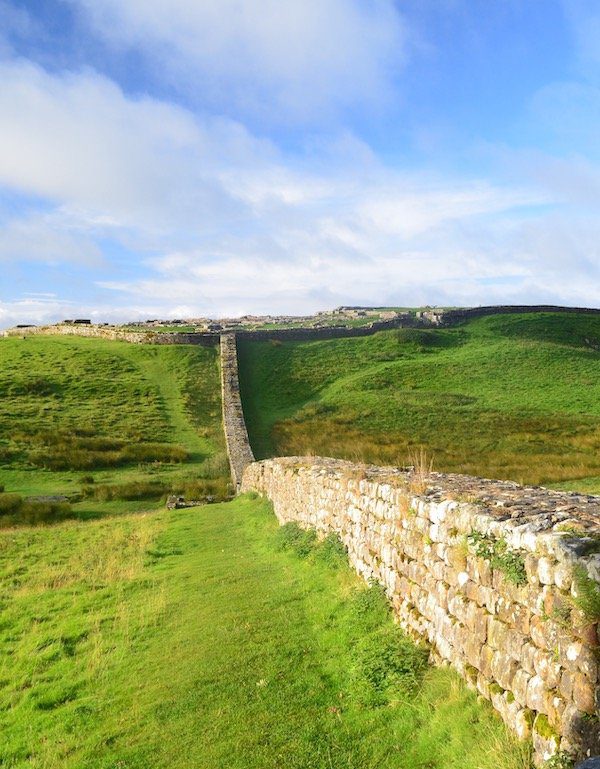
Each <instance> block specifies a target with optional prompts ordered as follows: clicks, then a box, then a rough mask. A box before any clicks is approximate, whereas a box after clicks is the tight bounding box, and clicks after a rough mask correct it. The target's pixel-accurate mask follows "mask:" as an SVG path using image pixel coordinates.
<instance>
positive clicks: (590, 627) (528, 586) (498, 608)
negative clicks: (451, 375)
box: [242, 457, 600, 765]
mask: <svg viewBox="0 0 600 769" xmlns="http://www.w3.org/2000/svg"><path fill="white" fill-rule="evenodd" d="M250 490H255V491H258V492H259V493H260V494H263V495H266V496H267V497H268V498H269V499H270V500H271V501H272V503H273V506H274V510H275V513H276V515H277V517H278V519H279V521H280V522H281V523H285V522H287V521H297V522H298V523H299V524H300V525H301V526H304V527H313V528H315V529H317V531H318V532H319V533H320V534H322V535H325V534H327V533H328V532H336V533H337V534H338V535H339V536H340V538H341V539H342V541H343V543H344V544H345V545H346V547H347V549H348V555H349V559H350V562H351V563H352V565H353V566H354V568H355V569H356V570H357V572H358V573H359V574H361V575H362V576H363V577H364V578H365V579H366V580H371V579H375V580H377V581H378V582H380V583H381V584H382V585H384V586H385V588H386V591H387V594H388V596H389V598H390V600H391V602H392V605H393V608H394V611H395V614H396V616H397V618H398V620H399V622H400V623H401V624H402V626H403V627H404V628H405V629H406V630H407V631H408V632H410V633H411V634H412V635H413V636H414V637H416V638H417V639H424V640H426V641H427V642H428V644H429V645H430V648H431V652H432V658H433V659H434V661H438V662H443V663H449V664H451V665H452V666H454V667H455V668H456V669H457V670H458V671H459V672H460V673H461V674H462V675H463V676H464V678H465V679H466V680H467V681H468V683H469V684H470V686H472V687H473V688H475V689H477V691H478V692H479V693H480V694H481V695H482V696H484V697H485V698H486V699H488V700H490V701H491V703H492V705H493V706H494V708H495V709H496V710H497V711H498V712H499V713H500V714H501V716H502V718H503V719H504V720H505V722H506V723H507V724H508V725H509V726H510V727H512V728H513V729H514V730H515V731H516V733H517V734H518V735H519V736H520V737H522V738H531V739H532V740H533V745H534V748H535V755H536V762H537V764H538V765H541V764H542V763H543V761H545V760H547V759H548V758H549V757H550V756H552V755H553V754H554V753H556V752H558V751H566V752H568V753H570V754H572V755H575V756H578V757H580V758H584V757H586V756H589V755H590V754H591V755H594V754H597V753H600V734H599V730H598V698H599V687H598V680H599V679H598V626H597V622H598V616H597V615H594V614H593V613H590V608H589V600H588V602H587V604H586V603H585V602H584V601H583V600H582V590H583V586H585V587H586V589H587V591H588V592H591V593H592V594H593V595H596V597H597V598H598V599H599V600H598V601H596V603H597V604H599V605H600V593H599V592H598V591H599V590H600V584H599V582H598V580H599V578H600V555H599V554H598V552H597V551H599V550H600V497H590V496H587V495H583V494H571V493H564V492H553V491H548V490H545V489H540V488H526V487H521V486H518V485H517V484H515V483H511V482H506V481H487V480H483V479H480V478H471V477H467V476H460V475H444V474H439V473H427V474H426V473H419V472H417V471H415V470H412V471H402V470H399V469H397V468H377V467H365V466H360V465H355V464H352V463H349V462H344V461H341V460H333V459H323V458H298V457H288V458H280V459H271V460H266V461H263V462H256V463H254V464H251V465H249V466H248V467H247V468H246V470H245V472H244V476H243V482H242V491H250ZM588 597H589V596H588Z"/></svg>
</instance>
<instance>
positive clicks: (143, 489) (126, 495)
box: [81, 481, 170, 502]
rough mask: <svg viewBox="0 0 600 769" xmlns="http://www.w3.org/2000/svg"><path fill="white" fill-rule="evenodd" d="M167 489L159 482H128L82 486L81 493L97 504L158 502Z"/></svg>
mask: <svg viewBox="0 0 600 769" xmlns="http://www.w3.org/2000/svg"><path fill="white" fill-rule="evenodd" d="M169 490H170V489H169V487H168V486H167V485H165V484H164V483H160V482H159V481H130V482H129V483H112V484H109V483H103V484H99V485H97V486H96V485H87V486H82V489H81V493H82V494H83V496H84V497H86V498H87V499H96V500H98V501H99V502H113V501H114V500H135V499H149V500H157V501H158V500H160V499H161V498H163V497H165V496H166V495H167V493H168V492H169Z"/></svg>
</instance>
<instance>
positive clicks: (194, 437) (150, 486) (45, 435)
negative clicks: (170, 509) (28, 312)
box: [0, 336, 228, 522]
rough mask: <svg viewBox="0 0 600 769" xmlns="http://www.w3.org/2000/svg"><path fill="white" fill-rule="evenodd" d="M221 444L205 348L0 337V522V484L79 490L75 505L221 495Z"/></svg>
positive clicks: (25, 491) (23, 491)
mask: <svg viewBox="0 0 600 769" xmlns="http://www.w3.org/2000/svg"><path fill="white" fill-rule="evenodd" d="M224 451H225V449H224V440H223V436H222V430H221V413H220V386H219V377H218V368H217V352H216V350H214V349H206V348H202V347H198V346H191V345H190V346H188V345H185V346H181V345H178V346H152V345H147V346H145V345H131V344H127V343H125V342H111V341H105V340H101V339H81V338H77V337H41V336H39V337H38V336H31V337H27V338H26V339H19V338H6V339H1V340H0V485H3V486H4V489H5V494H4V495H3V496H0V522H1V521H4V522H6V521H7V520H9V519H10V518H11V515H10V514H9V511H7V509H6V508H7V505H10V504H14V503H15V501H16V497H14V496H12V497H9V496H7V493H12V494H19V495H21V496H26V495H41V494H44V495H73V494H76V493H83V497H84V499H83V500H82V501H81V502H79V503H77V504H76V505H74V508H73V509H74V510H75V511H76V512H77V513H78V514H81V515H93V514H97V513H98V512H99V511H111V510H112V509H115V510H116V509H119V510H123V509H127V508H129V509H140V508H143V507H144V506H145V507H147V505H148V501H147V500H148V499H150V500H158V499H160V498H161V497H164V495H165V494H166V493H167V492H168V491H170V490H171V489H177V490H186V491H187V492H188V494H189V495H190V496H191V497H192V498H194V497H195V495H202V494H205V493H211V492H212V493H222V492H223V491H224V490H225V488H226V484H227V477H228V465H227V460H226V457H225V454H224ZM199 479H200V480H199ZM201 479H204V480H201ZM17 501H18V500H17ZM125 501H127V504H126V505H123V503H124V502H125ZM115 502H116V504H115Z"/></svg>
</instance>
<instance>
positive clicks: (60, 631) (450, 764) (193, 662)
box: [0, 496, 530, 769]
mask: <svg viewBox="0 0 600 769" xmlns="http://www.w3.org/2000/svg"><path fill="white" fill-rule="evenodd" d="M0 600H1V602H2V606H3V612H2V634H1V635H0V681H1V686H0V765H1V766H3V767H7V769H56V767H61V769H82V768H83V767H85V768H86V769H117V767H118V769H148V767H153V768H154V769H163V768H164V769H178V768H181V769H190V767H198V768H200V767H202V769H270V768H271V767H272V768H273V769H276V767H286V769H294V768H296V769H337V768H339V769H342V768H343V769H369V767H372V768H373V769H374V768H375V767H378V769H386V767H389V768H390V769H391V768H392V767H394V769H459V768H460V769H528V767H529V758H530V756H529V747H528V746H527V745H526V744H517V743H516V742H515V741H514V739H513V738H512V737H511V736H510V735H509V734H508V733H507V732H506V730H505V728H504V726H503V724H502V723H501V721H500V720H499V718H498V717H497V716H496V715H494V713H493V712H492V710H491V709H490V708H489V707H488V706H486V705H480V704H479V703H478V702H477V700H476V697H475V695H474V694H473V693H472V692H470V691H468V690H467V689H466V687H465V685H464V684H463V683H462V682H461V681H460V679H459V678H458V676H457V675H456V674H454V673H453V672H452V671H451V670H449V669H430V668H427V666H426V665H425V659H426V653H425V652H424V650H422V649H420V648H419V647H417V646H415V645H414V644H412V643H411V642H410V641H408V639H407V638H406V637H405V636H403V634H402V633H401V631H400V629H399V628H398V627H397V626H396V625H395V624H394V623H393V622H392V619H391V616H390V614H389V609H388V608H387V604H386V602H385V600H384V598H383V596H382V594H381V591H380V590H378V589H377V588H371V589H369V588H367V586H366V585H364V583H362V581H360V580H359V579H358V577H356V575H354V574H353V573H352V572H351V571H350V569H349V568H348V567H347V565H346V559H345V555H344V553H343V552H342V551H341V548H340V545H339V543H338V542H337V540H332V539H331V538H328V539H326V540H325V541H324V542H323V543H321V544H319V543H317V542H316V541H315V540H314V538H313V537H311V535H310V534H307V533H305V532H299V531H298V530H297V529H294V527H290V526H289V525H288V526H287V527H284V528H283V529H279V528H278V527H277V522H276V520H275V517H274V516H273V513H272V511H271V509H270V507H269V505H268V504H267V503H265V502H262V501H258V500H257V499H254V498H252V497H249V496H248V497H241V498H238V499H236V500H234V501H233V502H230V503H226V504H215V505H207V506H204V507H200V508H189V509H185V510H174V511H168V510H165V509H162V510H161V511H157V512H152V513H148V514H143V513H137V514H131V515H123V514H122V515H120V516H118V517H112V518H104V519H99V520H92V521H69V522H64V523H59V524H56V525H55V526H53V527H52V528H50V529H48V528H20V529H14V530H11V531H2V532H0Z"/></svg>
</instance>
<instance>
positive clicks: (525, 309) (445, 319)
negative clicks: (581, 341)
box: [438, 304, 600, 325]
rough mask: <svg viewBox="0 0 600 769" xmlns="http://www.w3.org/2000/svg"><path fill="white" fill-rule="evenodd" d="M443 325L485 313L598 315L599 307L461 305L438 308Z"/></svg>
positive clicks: (479, 316) (482, 315)
mask: <svg viewBox="0 0 600 769" xmlns="http://www.w3.org/2000/svg"><path fill="white" fill-rule="evenodd" d="M438 312H439V313H440V318H441V322H442V324H443V325H454V324H455V323H460V322H462V321H464V320H469V319H471V318H482V317H484V316H486V315H515V314H520V313H533V312H569V313H577V314H580V315H600V309H598V308H595V307H561V306H559V305H554V304H533V305H532V304H507V305H491V306H489V307H462V308H457V309H456V310H443V311H442V310H439V311H438Z"/></svg>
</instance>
